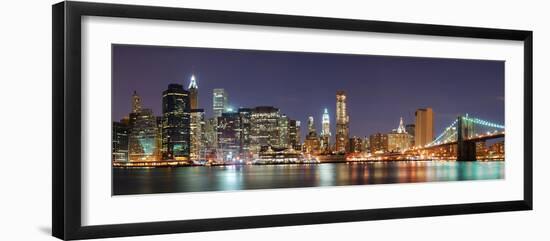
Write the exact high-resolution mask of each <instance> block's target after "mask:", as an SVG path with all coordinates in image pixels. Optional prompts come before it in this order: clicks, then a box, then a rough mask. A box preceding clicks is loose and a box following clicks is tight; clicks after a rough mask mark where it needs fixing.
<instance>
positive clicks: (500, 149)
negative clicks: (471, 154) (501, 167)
mask: <svg viewBox="0 0 550 241" xmlns="http://www.w3.org/2000/svg"><path fill="white" fill-rule="evenodd" d="M504 148H505V145H504V141H499V142H496V143H494V144H492V145H491V146H490V147H489V153H490V154H491V155H493V156H501V157H502V158H503V159H504Z"/></svg>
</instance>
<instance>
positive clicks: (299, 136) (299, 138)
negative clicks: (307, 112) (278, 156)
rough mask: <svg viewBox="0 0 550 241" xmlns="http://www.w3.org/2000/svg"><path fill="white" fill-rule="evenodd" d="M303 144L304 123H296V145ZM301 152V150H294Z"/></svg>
mask: <svg viewBox="0 0 550 241" xmlns="http://www.w3.org/2000/svg"><path fill="white" fill-rule="evenodd" d="M301 144H302V122H301V121H299V120H297V121H296V145H298V146H300V145H301ZM294 149H296V150H299V148H294Z"/></svg>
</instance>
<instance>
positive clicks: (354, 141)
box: [349, 136, 364, 153]
mask: <svg viewBox="0 0 550 241" xmlns="http://www.w3.org/2000/svg"><path fill="white" fill-rule="evenodd" d="M349 143H350V144H349V149H350V150H349V151H350V152H352V153H359V152H362V151H363V147H364V145H363V139H362V138H360V137H357V136H354V137H352V138H349Z"/></svg>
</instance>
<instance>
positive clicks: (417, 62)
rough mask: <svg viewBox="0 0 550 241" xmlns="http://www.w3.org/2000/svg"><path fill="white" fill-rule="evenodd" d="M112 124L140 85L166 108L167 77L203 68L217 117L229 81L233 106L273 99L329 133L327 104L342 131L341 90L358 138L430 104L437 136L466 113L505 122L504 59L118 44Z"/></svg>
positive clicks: (154, 103) (150, 101)
mask: <svg viewBox="0 0 550 241" xmlns="http://www.w3.org/2000/svg"><path fill="white" fill-rule="evenodd" d="M112 51H113V53H112V56H113V65H112V67H113V69H112V71H113V75H112V78H113V79H112V86H113V90H112V91H113V92H112V95H113V102H112V118H113V121H118V120H120V119H121V118H122V117H123V116H125V115H127V114H128V113H129V112H130V111H131V102H130V100H131V95H132V93H133V91H134V90H136V91H137V92H138V94H139V95H141V97H142V99H143V107H144V108H152V109H153V111H154V113H155V114H156V115H160V114H161V102H162V99H161V98H162V91H164V90H165V89H166V88H167V86H168V84H169V83H178V84H183V85H184V87H185V88H187V87H188V85H189V79H190V77H191V74H193V73H194V74H195V76H196V78H197V84H198V86H199V106H200V108H203V109H204V110H205V112H206V116H207V117H211V116H212V114H213V112H212V89H214V88H224V89H225V90H226V92H228V95H229V104H230V106H232V107H234V108H238V107H255V106H260V105H270V106H275V107H278V108H279V109H280V112H281V113H284V114H286V115H287V116H289V117H290V118H292V119H296V120H299V121H301V122H302V137H303V136H305V132H306V131H305V130H306V128H307V124H306V123H307V117H308V116H313V117H314V118H315V122H316V123H315V124H316V128H317V131H318V132H320V130H321V117H322V113H323V109H324V108H325V107H326V108H328V111H329V114H330V118H331V119H330V122H331V132H332V136H333V138H334V135H335V125H336V120H335V110H336V91H337V90H344V91H346V94H347V99H348V102H347V106H348V114H349V116H350V136H361V137H362V136H368V135H370V134H372V133H376V132H382V133H387V132H389V131H391V130H392V129H394V128H397V126H398V124H399V117H403V118H404V121H405V124H409V123H414V111H415V110H416V109H417V108H424V107H432V108H433V110H434V122H435V131H436V135H437V134H439V133H441V131H442V129H443V128H445V127H446V126H447V125H449V124H451V122H452V121H453V120H454V119H455V118H456V116H457V115H459V114H465V113H469V114H470V115H472V116H475V117H478V118H480V119H484V120H488V121H492V122H497V123H500V124H504V62H503V61H489V60H461V59H440V58H417V57H389V56H373V55H348V54H326V53H302V52H278V51H256V50H231V49H211V48H187V47H158V46H135V45H113V48H112Z"/></svg>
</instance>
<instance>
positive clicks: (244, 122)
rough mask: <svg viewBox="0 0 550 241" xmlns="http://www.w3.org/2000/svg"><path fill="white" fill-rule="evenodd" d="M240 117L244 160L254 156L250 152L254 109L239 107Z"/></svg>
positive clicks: (242, 157) (241, 148) (241, 152)
mask: <svg viewBox="0 0 550 241" xmlns="http://www.w3.org/2000/svg"><path fill="white" fill-rule="evenodd" d="M239 118H240V125H241V127H240V128H241V136H240V139H241V140H240V142H241V146H240V155H241V159H243V160H250V159H251V158H252V153H251V152H250V140H251V139H250V132H251V131H252V129H251V128H252V121H251V119H252V109H250V108H239Z"/></svg>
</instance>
